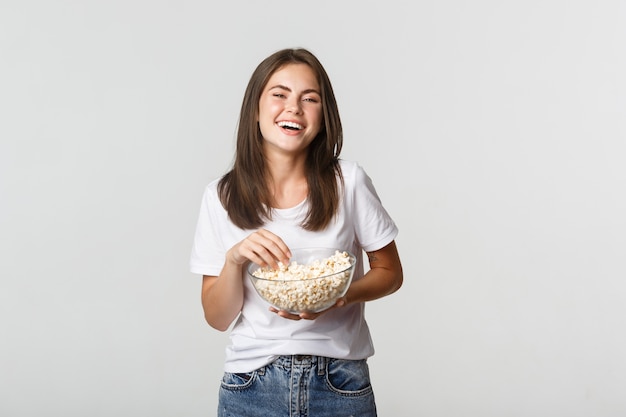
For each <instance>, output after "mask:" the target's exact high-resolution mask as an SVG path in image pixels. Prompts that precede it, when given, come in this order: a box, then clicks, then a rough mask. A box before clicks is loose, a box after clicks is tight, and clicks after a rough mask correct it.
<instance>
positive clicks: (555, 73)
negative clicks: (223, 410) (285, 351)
mask: <svg viewBox="0 0 626 417" xmlns="http://www.w3.org/2000/svg"><path fill="white" fill-rule="evenodd" d="M293 46H304V47H307V48H308V49H310V50H311V51H312V52H313V53H315V54H316V55H317V56H318V58H319V59H320V60H321V61H322V63H323V64H324V65H325V67H326V69H327V71H328V73H329V75H330V77H331V80H332V81H333V85H334V87H335V92H336V94H337V98H338V102H339V106H340V111H341V115H342V118H343V123H344V127H345V148H344V153H343V154H342V156H343V157H344V158H345V159H351V160H357V161H358V162H359V163H360V164H361V165H363V166H364V168H365V169H366V170H367V172H368V173H369V174H370V176H371V177H372V178H373V180H374V184H375V185H376V187H377V189H378V191H379V194H380V196H381V198H382V200H383V202H384V204H385V205H386V207H387V208H388V210H389V212H390V213H391V215H392V216H393V217H394V219H395V220H396V222H397V223H398V226H399V227H400V230H401V231H400V235H399V237H398V240H397V242H398V245H399V249H400V253H401V256H402V260H403V264H404V270H405V285H404V286H403V287H402V289H401V290H400V291H399V292H398V293H396V294H394V295H392V296H390V297H388V298H385V299H382V300H379V301H375V302H372V303H370V304H369V305H368V308H367V317H368V320H369V323H370V326H371V328H372V332H373V337H374V342H375V346H376V349H377V353H376V355H375V356H374V357H373V358H372V359H371V361H370V366H371V370H372V378H373V383H374V388H375V392H376V395H377V400H378V407H379V414H380V415H381V416H385V417H386V416H400V417H402V416H407V417H412V416H420V417H421V416H423V417H456V416H464V417H474V416H476V417H479V416H480V417H491V416H493V417H544V416H545V417H561V416H562V417H578V416H580V417H609V416H611V417H612V416H616V417H617V416H624V415H626V399H625V397H624V392H625V391H626V359H625V353H624V352H626V332H625V331H624V329H625V326H626V307H625V306H624V305H625V303H624V302H625V300H626V282H625V278H626V257H625V250H626V220H625V216H624V213H625V212H626V195H625V186H626V167H625V164H624V160H625V156H626V122H625V120H626V119H625V115H626V113H625V112H626V81H625V80H626V77H624V74H626V4H625V3H624V2H623V1H602V0H600V1H576V0H574V1H567V2H566V1H555V0H541V1H539V0H526V1H509V2H507V1H496V0H493V1H486V0H479V1H473V2H465V1H461V0H443V1H442V0H427V1H420V2H411V1H406V2H402V1H394V0H388V1H380V0H379V1H376V2H374V1H368V0H363V1H359V2H342V1H327V0H318V1H315V2H296V1H289V2H286V1H247V2H246V1H229V2H216V1H215V2H210V1H199V0H198V1H164V0H151V1H148V0H144V1H142V0H124V1H99V2H97V1H43V0H40V1H17V0H16V1H10V0H3V1H2V2H1V3H0V140H1V142H0V193H1V194H0V278H1V281H0V332H1V333H0V338H1V339H0V415H2V416H3V417H27V416H28V417H30V416H37V417H41V416H55V417H56V416H63V417H73V416H80V417H82V416H91V417H98V416H150V417H159V416H189V417H193V416H207V415H214V410H215V406H216V400H217V387H218V381H219V378H220V377H221V371H222V363H223V352H224V347H225V345H226V343H227V334H224V333H219V332H217V331H215V330H213V329H211V328H210V327H209V326H208V325H206V324H205V323H204V320H203V315H202V311H201V306H200V301H199V297H200V278H199V277H197V276H195V275H192V274H190V273H189V272H188V257H189V252H190V248H191V242H192V237H193V231H194V227H195V221H196V216H197V213H198V209H199V203H200V197H201V193H202V190H203V187H204V186H205V185H206V184H207V183H208V182H209V181H210V180H212V179H213V178H215V177H217V176H219V175H221V174H222V173H224V172H225V171H226V170H227V168H228V167H229V166H230V163H231V161H232V155H233V149H234V135H235V128H236V122H237V118H238V111H239V107H240V105H241V100H242V95H243V91H244V89H245V86H246V84H247V82H248V79H249V76H250V75H251V73H252V71H253V70H254V67H255V66H256V65H257V64H258V63H259V62H260V61H261V60H262V59H263V58H265V57H266V56H267V55H269V54H270V53H272V52H274V51H276V50H278V49H282V48H284V47H293Z"/></svg>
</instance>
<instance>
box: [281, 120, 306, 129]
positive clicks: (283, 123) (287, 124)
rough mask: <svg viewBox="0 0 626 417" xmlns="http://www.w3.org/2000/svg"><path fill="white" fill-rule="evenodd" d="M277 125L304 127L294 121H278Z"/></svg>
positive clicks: (294, 127)
mask: <svg viewBox="0 0 626 417" xmlns="http://www.w3.org/2000/svg"><path fill="white" fill-rule="evenodd" d="M278 126H280V127H291V128H293V129H298V130H302V129H304V126H302V125H301V124H298V123H294V122H278Z"/></svg>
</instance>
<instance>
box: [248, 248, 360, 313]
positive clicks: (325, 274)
mask: <svg viewBox="0 0 626 417" xmlns="http://www.w3.org/2000/svg"><path fill="white" fill-rule="evenodd" d="M291 255H292V257H291V259H290V263H289V265H283V264H282V263H281V264H279V266H280V268H279V269H272V268H270V267H267V266H265V267H261V266H259V265H257V264H255V263H253V262H251V263H250V264H249V265H248V267H247V275H248V277H250V280H251V281H252V285H253V286H254V288H255V290H256V292H257V293H258V294H259V296H261V298H263V299H264V300H265V301H267V302H268V303H269V304H271V305H272V306H274V307H275V308H277V309H279V310H285V311H288V312H289V313H292V314H300V313H304V312H307V313H318V312H320V311H323V310H326V309H327V308H329V307H332V306H333V305H334V304H335V303H336V302H337V300H338V299H339V298H341V297H343V296H344V295H345V294H346V291H348V287H349V286H350V283H351V282H352V277H353V275H354V266H355V263H356V257H355V256H354V255H353V254H352V253H350V252H348V251H345V250H340V249H335V248H302V249H292V250H291Z"/></svg>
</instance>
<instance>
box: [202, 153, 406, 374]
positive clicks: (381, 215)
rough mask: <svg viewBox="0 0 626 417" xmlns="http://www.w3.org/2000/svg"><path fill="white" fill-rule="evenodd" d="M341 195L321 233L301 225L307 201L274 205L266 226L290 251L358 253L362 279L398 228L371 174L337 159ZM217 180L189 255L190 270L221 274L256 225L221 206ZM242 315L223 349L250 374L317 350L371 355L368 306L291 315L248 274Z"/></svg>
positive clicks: (232, 366) (234, 366) (230, 368)
mask: <svg viewBox="0 0 626 417" xmlns="http://www.w3.org/2000/svg"><path fill="white" fill-rule="evenodd" d="M340 166H341V169H342V172H343V176H344V184H345V188H344V192H343V194H342V196H343V198H342V201H341V204H340V208H339V212H338V214H337V216H336V218H335V219H334V220H333V221H332V222H331V223H330V225H329V226H328V227H327V228H326V229H325V230H323V231H319V232H311V231H307V230H304V229H303V228H302V227H301V226H300V224H301V223H302V220H303V219H304V216H306V213H307V210H308V202H307V201H306V200H305V201H303V202H302V203H300V204H298V205H297V206H296V207H292V208H288V209H274V210H272V220H271V221H269V222H268V223H266V224H265V225H264V226H263V228H265V229H267V230H269V231H271V232H273V233H275V234H276V235H278V236H279V237H280V238H281V239H283V241H284V242H285V243H286V244H287V246H288V247H289V248H290V249H297V248H305V247H334V248H341V249H344V250H348V251H350V252H352V253H353V254H355V255H356V256H357V267H356V269H355V272H354V277H353V280H358V279H360V278H361V277H362V276H363V273H364V266H363V251H365V252H370V251H375V250H378V249H381V248H383V247H384V246H386V245H387V244H389V243H391V242H392V241H393V240H394V239H395V238H396V235H397V234H398V229H397V227H396V225H395V223H394V222H393V220H392V219H391V217H390V216H389V214H388V213H387V211H386V210H385V209H384V207H383V206H382V204H381V201H380V199H379V197H378V195H377V194H376V190H375V189H374V186H373V184H372V181H371V179H370V178H369V177H368V176H367V174H366V173H365V171H364V170H363V168H362V167H361V166H359V165H358V164H357V163H355V162H349V161H344V160H340ZM217 183H218V180H215V181H213V182H211V183H210V184H209V185H208V186H207V187H206V189H205V192H204V196H203V198H202V204H201V208H200V214H199V217H198V223H197V228H196V233H195V240H194V245H193V249H192V253H191V259H190V267H191V272H192V273H196V274H201V275H212V276H217V275H219V274H220V271H221V270H222V267H223V266H224V259H225V254H226V252H227V251H228V250H229V249H230V248H231V247H233V246H234V245H235V244H236V243H238V242H240V241H241V240H243V239H244V238H245V237H247V236H248V235H249V234H250V233H252V230H244V229H240V228H238V227H237V226H235V225H234V224H233V223H232V222H231V221H230V220H229V219H228V214H227V213H226V211H225V210H224V207H223V206H222V204H221V203H220V200H219V197H218V194H217ZM243 275H244V276H243V277H242V279H243V280H244V286H245V294H244V303H243V308H242V310H241V314H240V315H239V317H238V318H237V321H236V322H235V324H234V325H233V327H232V329H231V333H230V339H231V343H230V345H229V346H228V347H227V348H226V363H225V366H224V370H225V371H227V372H250V371H253V370H255V369H258V368H260V367H262V366H264V365H267V364H268V363H270V362H272V361H273V360H275V359H276V357H277V356H280V355H296V354H302V355H318V356H327V357H332V358H339V359H365V358H367V357H369V356H371V355H373V354H374V347H373V344H372V340H371V338H370V332H369V328H368V326H367V323H366V321H365V317H364V306H365V305H364V303H356V304H350V305H348V306H346V307H342V308H337V309H332V310H329V311H328V312H326V313H324V314H322V315H321V316H320V317H318V318H317V319H315V320H299V321H294V320H288V319H284V318H282V317H280V316H278V315H276V314H275V313H272V312H270V311H269V310H268V309H269V304H268V303H267V302H265V301H264V300H262V299H261V298H260V296H259V295H258V294H257V293H256V291H255V290H254V288H253V287H252V283H251V282H250V280H249V278H248V277H247V276H245V268H244V272H243Z"/></svg>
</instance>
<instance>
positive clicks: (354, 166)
mask: <svg viewBox="0 0 626 417" xmlns="http://www.w3.org/2000/svg"><path fill="white" fill-rule="evenodd" d="M339 166H340V167H341V173H342V175H343V179H344V182H345V184H346V187H351V186H358V185H360V184H362V183H363V182H365V181H368V180H369V177H368V176H367V173H366V172H365V169H363V167H362V166H361V165H359V163H358V162H356V161H346V160H344V159H340V160H339Z"/></svg>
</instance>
